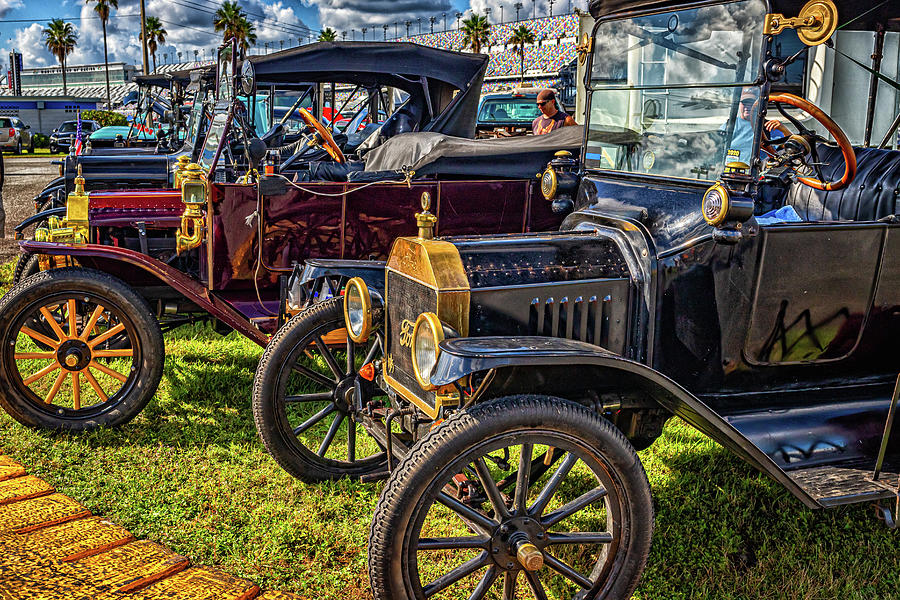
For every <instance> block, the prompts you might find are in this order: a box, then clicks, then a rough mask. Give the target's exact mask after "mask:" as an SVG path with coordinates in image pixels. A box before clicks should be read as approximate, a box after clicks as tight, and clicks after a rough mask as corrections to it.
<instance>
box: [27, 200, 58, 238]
mask: <svg viewBox="0 0 900 600" xmlns="http://www.w3.org/2000/svg"><path fill="white" fill-rule="evenodd" d="M65 215H66V207H65V206H59V207H57V208H48V209H47V210H43V211H41V212H39V213H35V214H33V215H31V216H30V217H28V218H27V219H25V220H24V221H22V222H21V223H19V224H18V225H16V227H15V232H16V234H17V235H18V234H21V233H22V231H24V230H25V229H27V228H28V227H30V226H32V225H34V224H35V223H39V222H40V221H44V220H46V219H47V218H48V217H64V216H65Z"/></svg>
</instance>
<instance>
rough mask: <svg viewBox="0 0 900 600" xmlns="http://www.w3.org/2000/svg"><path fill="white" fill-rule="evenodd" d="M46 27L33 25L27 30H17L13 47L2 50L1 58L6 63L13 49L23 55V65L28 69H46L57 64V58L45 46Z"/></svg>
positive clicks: (39, 24)
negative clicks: (44, 34)
mask: <svg viewBox="0 0 900 600" xmlns="http://www.w3.org/2000/svg"><path fill="white" fill-rule="evenodd" d="M43 31H44V25H43V24H41V23H32V24H31V25H29V26H28V27H26V28H25V29H18V30H16V32H15V34H14V35H13V38H12V47H9V48H2V49H0V57H2V58H3V61H4V63H5V62H6V57H7V56H9V52H10V50H12V49H16V50H18V51H19V52H21V53H22V64H23V65H24V66H25V67H26V68H27V67H46V66H48V65H53V64H56V58H55V57H54V56H53V55H52V54H50V52H49V51H47V47H46V46H44V39H43V36H42V33H41V32H43Z"/></svg>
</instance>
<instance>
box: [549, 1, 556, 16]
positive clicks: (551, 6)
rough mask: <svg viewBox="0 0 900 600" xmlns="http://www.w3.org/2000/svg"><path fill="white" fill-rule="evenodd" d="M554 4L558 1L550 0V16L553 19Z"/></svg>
mask: <svg viewBox="0 0 900 600" xmlns="http://www.w3.org/2000/svg"><path fill="white" fill-rule="evenodd" d="M554 2H556V0H550V16H551V17H552V16H553V3H554Z"/></svg>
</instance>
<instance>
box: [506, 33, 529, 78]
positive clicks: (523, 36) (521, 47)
mask: <svg viewBox="0 0 900 600" xmlns="http://www.w3.org/2000/svg"><path fill="white" fill-rule="evenodd" d="M508 43H510V44H512V45H513V48H514V49H515V51H516V54H518V55H519V85H522V83H523V82H524V81H525V44H533V43H534V34H533V33H532V32H531V30H530V29H528V27H527V26H526V25H519V26H518V27H516V28H515V29H513V33H512V37H510V38H509V42H508Z"/></svg>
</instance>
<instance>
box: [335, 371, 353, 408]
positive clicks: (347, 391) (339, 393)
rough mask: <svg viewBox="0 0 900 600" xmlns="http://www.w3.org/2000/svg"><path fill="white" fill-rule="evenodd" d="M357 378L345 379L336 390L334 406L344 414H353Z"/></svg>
mask: <svg viewBox="0 0 900 600" xmlns="http://www.w3.org/2000/svg"><path fill="white" fill-rule="evenodd" d="M355 384H356V377H355V376H351V377H345V378H344V379H342V380H341V381H340V382H339V383H338V384H337V387H336V388H335V389H334V396H333V397H334V404H335V406H337V408H338V410H340V411H341V412H343V413H349V412H352V409H353V394H354V390H355Z"/></svg>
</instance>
